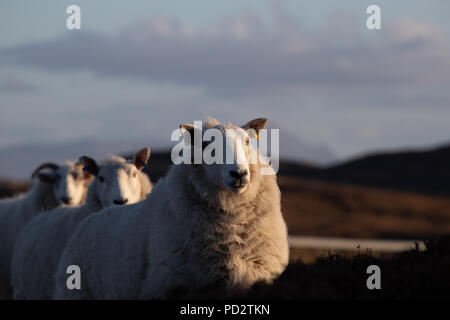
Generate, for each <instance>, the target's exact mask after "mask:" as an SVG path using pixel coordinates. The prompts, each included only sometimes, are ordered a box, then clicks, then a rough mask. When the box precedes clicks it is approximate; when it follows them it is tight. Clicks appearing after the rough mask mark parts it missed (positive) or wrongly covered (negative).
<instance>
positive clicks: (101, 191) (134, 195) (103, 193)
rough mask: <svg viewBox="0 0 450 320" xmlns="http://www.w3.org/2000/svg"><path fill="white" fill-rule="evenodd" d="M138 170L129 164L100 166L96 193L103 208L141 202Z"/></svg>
mask: <svg viewBox="0 0 450 320" xmlns="http://www.w3.org/2000/svg"><path fill="white" fill-rule="evenodd" d="M139 174H140V172H138V169H137V168H136V167H135V166H134V165H133V164H129V163H120V164H110V165H103V166H100V170H99V172H98V175H97V183H96V191H97V195H98V198H99V199H100V202H101V203H102V205H103V206H110V205H122V204H131V203H135V202H138V201H140V200H141V196H140V195H141V184H140V179H139Z"/></svg>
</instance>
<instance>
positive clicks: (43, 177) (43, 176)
mask: <svg viewBox="0 0 450 320" xmlns="http://www.w3.org/2000/svg"><path fill="white" fill-rule="evenodd" d="M36 176H37V178H38V179H39V181H41V182H46V183H53V182H55V180H56V179H55V176H54V175H51V174H47V173H38V174H37V175H36Z"/></svg>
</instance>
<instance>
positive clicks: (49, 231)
mask: <svg viewBox="0 0 450 320" xmlns="http://www.w3.org/2000/svg"><path fill="white" fill-rule="evenodd" d="M149 157H150V149H149V148H145V149H142V150H141V151H139V152H138V153H136V155H135V156H134V160H133V161H132V162H127V161H125V159H123V158H120V157H116V156H112V157H111V158H110V159H108V160H107V161H105V162H104V163H103V164H101V165H97V163H96V162H95V160H93V159H91V158H89V157H86V156H83V157H81V158H80V162H81V163H82V164H83V165H84V168H85V170H87V171H88V172H89V173H91V174H92V175H94V176H95V179H94V181H93V183H92V184H91V186H90V188H89V190H88V197H87V200H86V203H85V204H84V205H83V206H81V207H78V208H60V209H55V210H52V211H48V212H44V213H42V214H40V215H39V216H37V217H36V218H34V219H33V220H32V221H31V222H30V223H29V224H28V225H27V226H26V227H25V228H24V229H23V231H22V233H21V234H20V236H19V238H18V239H17V242H16V247H15V249H14V254H13V259H12V266H11V269H12V284H13V298H14V299H33V300H34V299H50V298H51V295H52V292H53V275H54V274H55V272H56V269H57V267H58V262H59V258H60V256H61V254H62V252H63V250H64V247H65V244H66V243H67V240H68V238H69V237H70V235H71V234H72V231H73V230H74V229H75V227H76V226H77V224H78V223H80V222H81V221H82V220H83V219H84V218H86V217H87V216H89V215H91V214H93V213H95V212H96V211H99V210H100V209H101V208H103V207H107V206H110V205H125V204H132V203H135V202H138V201H141V200H142V199H144V198H145V197H146V196H147V195H148V194H149V193H150V191H151V188H152V184H151V182H150V179H149V178H148V176H147V174H145V173H144V172H142V169H143V168H144V166H145V164H146V163H147V161H148V159H149Z"/></svg>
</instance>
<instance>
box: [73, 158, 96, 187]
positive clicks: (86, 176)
mask: <svg viewBox="0 0 450 320" xmlns="http://www.w3.org/2000/svg"><path fill="white" fill-rule="evenodd" d="M75 165H76V166H77V167H81V170H82V171H83V179H84V180H86V182H87V183H90V182H91V180H92V179H93V178H94V176H93V175H92V174H90V173H89V172H87V171H86V170H83V169H84V166H83V164H82V163H81V162H77V163H75Z"/></svg>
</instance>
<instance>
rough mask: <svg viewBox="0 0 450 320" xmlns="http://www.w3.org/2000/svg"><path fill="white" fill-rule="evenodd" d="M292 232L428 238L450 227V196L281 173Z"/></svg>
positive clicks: (345, 235) (339, 235)
mask: <svg viewBox="0 0 450 320" xmlns="http://www.w3.org/2000/svg"><path fill="white" fill-rule="evenodd" d="M278 182H279V185H280V188H281V191H282V201H281V202H282V209H283V214H284V217H285V219H286V221H287V224H288V228H289V233H291V234H301V235H314V236H335V237H362V238H405V239H427V238H432V237H434V236H436V235H439V234H442V233H446V232H450V199H446V198H441V197H433V196H425V195H419V194H414V193H405V192H396V191H387V190H380V189H375V188H369V187H363V186H349V185H339V184H332V183H326V182H319V181H315V180H308V179H298V178H291V177H286V176H280V177H279V179H278Z"/></svg>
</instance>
